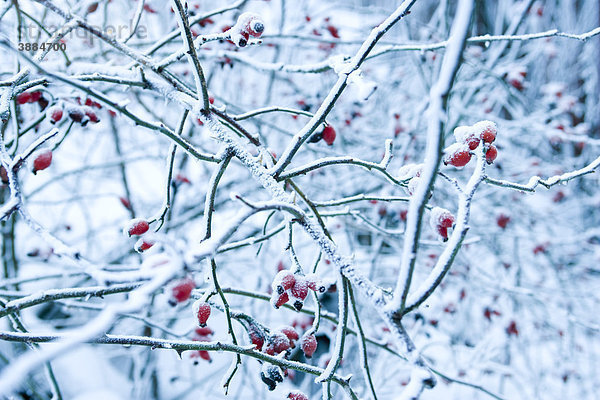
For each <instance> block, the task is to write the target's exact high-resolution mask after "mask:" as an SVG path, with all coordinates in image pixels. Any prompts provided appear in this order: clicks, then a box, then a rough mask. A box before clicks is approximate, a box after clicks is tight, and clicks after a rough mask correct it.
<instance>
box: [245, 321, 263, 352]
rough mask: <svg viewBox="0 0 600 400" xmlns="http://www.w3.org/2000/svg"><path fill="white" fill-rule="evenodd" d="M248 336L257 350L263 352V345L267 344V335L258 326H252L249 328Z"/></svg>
mask: <svg viewBox="0 0 600 400" xmlns="http://www.w3.org/2000/svg"><path fill="white" fill-rule="evenodd" d="M248 336H250V341H251V342H252V344H253V345H254V346H255V347H256V350H259V351H260V350H262V348H263V345H264V344H265V335H264V333H263V332H262V330H261V329H260V328H259V327H257V326H256V325H250V327H249V328H248Z"/></svg>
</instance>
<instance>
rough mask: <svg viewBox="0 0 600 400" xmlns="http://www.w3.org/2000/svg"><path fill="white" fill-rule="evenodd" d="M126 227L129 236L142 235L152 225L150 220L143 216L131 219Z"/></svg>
mask: <svg viewBox="0 0 600 400" xmlns="http://www.w3.org/2000/svg"><path fill="white" fill-rule="evenodd" d="M125 229H126V230H125V233H126V234H127V236H134V235H135V236H140V235H143V234H144V233H146V232H148V229H150V225H148V221H146V220H144V219H141V218H137V219H132V220H131V221H129V222H128V223H127V227H126V228H125Z"/></svg>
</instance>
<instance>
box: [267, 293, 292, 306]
mask: <svg viewBox="0 0 600 400" xmlns="http://www.w3.org/2000/svg"><path fill="white" fill-rule="evenodd" d="M288 301H290V297H289V295H288V294H287V292H283V293H281V294H278V293H277V292H273V295H272V296H271V304H272V305H273V307H275V308H279V307H281V306H282V305H284V304H285V303H287V302H288Z"/></svg>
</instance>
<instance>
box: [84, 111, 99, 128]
mask: <svg viewBox="0 0 600 400" xmlns="http://www.w3.org/2000/svg"><path fill="white" fill-rule="evenodd" d="M83 111H84V113H85V115H86V116H87V117H88V118H89V120H90V122H92V123H94V124H97V123H98V122H100V118H98V115H97V114H96V113H95V112H94V110H92V109H91V108H90V107H85V108H84V110H83Z"/></svg>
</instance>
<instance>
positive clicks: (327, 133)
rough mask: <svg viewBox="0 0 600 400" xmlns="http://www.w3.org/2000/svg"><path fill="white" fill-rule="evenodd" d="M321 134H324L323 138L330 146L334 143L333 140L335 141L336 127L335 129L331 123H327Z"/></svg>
mask: <svg viewBox="0 0 600 400" xmlns="http://www.w3.org/2000/svg"><path fill="white" fill-rule="evenodd" d="M321 136H323V140H324V141H325V143H327V144H328V145H329V146H331V145H333V142H334V141H335V136H336V134H335V129H333V126H331V125H327V126H326V127H325V128H323V132H321Z"/></svg>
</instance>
